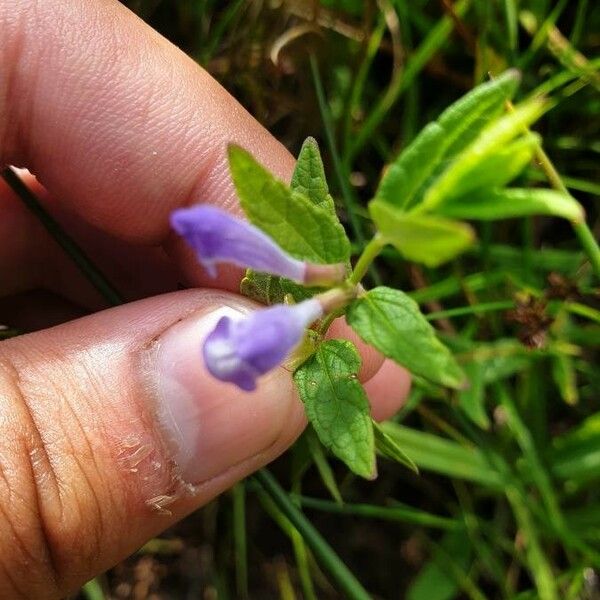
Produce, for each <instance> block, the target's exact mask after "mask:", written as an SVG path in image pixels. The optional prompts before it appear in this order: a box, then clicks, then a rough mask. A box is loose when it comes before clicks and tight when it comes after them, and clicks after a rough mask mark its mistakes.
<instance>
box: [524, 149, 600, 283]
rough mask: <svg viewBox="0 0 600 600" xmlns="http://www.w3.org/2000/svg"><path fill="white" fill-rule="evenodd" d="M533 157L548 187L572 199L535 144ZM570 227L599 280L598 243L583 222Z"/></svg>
mask: <svg viewBox="0 0 600 600" xmlns="http://www.w3.org/2000/svg"><path fill="white" fill-rule="evenodd" d="M535 157H536V159H537V162H538V165H539V167H540V168H541V169H542V171H543V172H544V174H545V175H546V177H547V179H548V181H549V182H550V185H551V186H552V187H553V188H554V189H555V190H556V191H558V192H562V193H563V194H566V195H567V196H571V197H573V196H572V195H571V193H570V192H569V190H568V189H567V186H566V185H565V184H564V183H563V180H562V179H561V177H560V175H559V173H558V171H557V170H556V168H555V167H554V164H553V163H552V161H551V160H550V157H549V156H548V155H547V154H546V152H545V151H544V149H543V148H542V146H541V144H537V146H536V150H535ZM571 225H572V227H573V230H574V231H575V235H576V236H577V239H578V240H579V243H580V244H581V247H582V248H583V250H584V251H585V253H586V254H587V256H588V258H589V260H590V263H591V265H592V269H593V270H594V273H595V275H596V277H597V278H598V279H600V247H598V242H597V241H596V238H594V234H593V233H592V231H591V230H590V228H589V226H588V224H587V223H586V222H585V221H571Z"/></svg>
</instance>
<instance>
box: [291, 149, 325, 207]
mask: <svg viewBox="0 0 600 600" xmlns="http://www.w3.org/2000/svg"><path fill="white" fill-rule="evenodd" d="M290 187H291V189H292V190H293V191H295V192H300V193H301V194H304V195H305V196H306V197H307V198H308V199H309V200H310V201H311V202H312V203H313V204H314V205H315V206H320V207H322V208H325V209H327V210H329V211H331V212H332V213H334V214H335V205H334V203H333V198H332V197H331V196H330V194H329V188H328V187H327V179H326V178H325V169H324V168H323V160H322V159H321V153H320V151H319V144H317V140H315V138H312V137H308V138H306V139H305V140H304V143H303V144H302V148H301V149H300V154H298V160H297V162H296V168H295V169H294V174H293V175H292V182H291V185H290Z"/></svg>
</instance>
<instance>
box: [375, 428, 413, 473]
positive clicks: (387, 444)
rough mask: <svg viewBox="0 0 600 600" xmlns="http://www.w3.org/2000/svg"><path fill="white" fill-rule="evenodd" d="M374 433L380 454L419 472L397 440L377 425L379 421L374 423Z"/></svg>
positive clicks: (376, 446)
mask: <svg viewBox="0 0 600 600" xmlns="http://www.w3.org/2000/svg"><path fill="white" fill-rule="evenodd" d="M373 431H374V432H375V448H376V450H377V452H379V454H381V455H382V456H385V457H386V458H389V459H390V460H394V461H396V462H397V463H400V464H401V465H404V466H405V467H408V468H409V469H410V470H411V471H414V472H415V473H418V472H419V469H418V468H417V465H415V463H414V462H413V461H412V460H411V459H410V457H409V456H408V455H407V454H406V452H404V450H402V448H400V446H399V445H398V443H397V442H396V440H394V439H392V438H391V437H390V436H389V435H388V434H387V433H386V432H385V431H384V430H383V429H382V428H381V425H380V424H379V423H377V421H373Z"/></svg>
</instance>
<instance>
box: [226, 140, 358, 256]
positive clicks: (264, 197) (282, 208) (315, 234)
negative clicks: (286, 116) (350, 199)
mask: <svg viewBox="0 0 600 600" xmlns="http://www.w3.org/2000/svg"><path fill="white" fill-rule="evenodd" d="M305 145H306V144H305ZM310 145H312V144H310ZM316 151H317V152H318V150H316ZM301 158H302V166H301V168H300V170H298V169H296V173H295V175H294V179H295V185H296V186H297V187H296V189H291V188H289V187H288V186H287V185H286V184H285V183H283V182H282V181H280V180H278V179H277V178H276V177H274V176H273V175H272V174H271V173H270V172H269V171H268V170H267V169H265V168H264V167H263V166H262V165H260V164H259V163H258V162H257V161H256V160H255V159H254V158H253V157H252V155H251V154H250V153H249V152H247V151H246V150H244V149H242V148H240V147H239V146H230V147H229V166H230V169H231V176H232V178H233V182H234V184H235V188H236V190H237V193H238V196H239V199H240V203H241V205H242V208H243V209H244V212H245V213H246V216H247V217H248V219H249V220H250V222H252V223H254V224H255V225H257V226H258V227H260V228H261V229H262V230H263V231H264V232H265V233H266V234H267V235H269V236H270V237H271V238H272V239H273V240H275V241H276V242H277V243H278V244H279V246H280V247H281V248H283V249H284V250H285V251H286V252H288V253H289V254H291V255H292V256H294V257H296V258H300V259H302V260H309V261H312V262H316V263H338V262H346V261H347V260H348V259H349V257H350V242H349V241H348V238H347V236H346V233H345V231H344V228H343V227H342V225H341V223H340V222H339V220H338V218H337V216H336V215H335V211H334V210H332V209H333V201H331V198H330V197H328V192H327V191H326V184H325V183H324V177H323V178H322V180H321V181H322V184H321V185H320V186H319V185H315V182H316V181H317V180H318V179H319V177H318V176H317V177H316V178H315V176H314V171H313V170H312V169H315V168H316V167H315V166H314V158H315V155H314V151H313V149H311V151H310V154H307V159H306V161H308V163H309V166H308V167H307V168H305V165H306V162H305V160H304V157H303V156H302V155H301ZM323 186H325V189H323ZM300 190H303V191H308V192H309V193H312V192H314V195H313V196H310V197H309V196H307V195H305V194H304V193H303V191H300ZM323 195H325V197H323ZM312 198H314V199H315V200H312Z"/></svg>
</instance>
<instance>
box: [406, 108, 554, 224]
mask: <svg viewBox="0 0 600 600" xmlns="http://www.w3.org/2000/svg"><path fill="white" fill-rule="evenodd" d="M546 108H547V105H546V104H545V103H544V102H542V101H540V100H531V101H529V102H526V103H523V104H521V105H520V106H518V107H517V108H516V109H515V110H514V111H513V112H511V113H509V114H507V115H505V116H503V117H501V118H500V119H497V120H495V121H492V122H491V123H489V124H488V125H487V126H486V127H485V128H484V129H483V130H482V131H481V132H480V133H479V135H478V137H476V138H475V139H474V140H473V141H472V142H471V143H470V144H469V145H468V146H467V147H465V148H464V149H462V151H461V152H460V153H459V154H458V155H457V156H456V159H455V160H454V161H453V162H452V163H450V165H449V166H448V168H447V169H446V170H445V171H444V172H443V173H442V174H441V175H440V176H439V177H438V178H437V179H436V180H435V181H434V182H433V183H432V184H431V185H430V186H429V188H428V189H427V191H426V192H425V195H424V196H423V200H422V202H421V203H420V204H419V205H418V206H417V208H416V210H418V211H419V212H424V211H430V210H432V209H434V208H436V207H438V206H439V205H440V204H442V203H443V202H444V201H445V200H446V199H447V198H449V197H451V196H452V191H453V190H454V189H455V188H456V187H457V186H458V185H459V184H460V182H461V181H462V180H463V179H465V178H467V177H469V175H470V173H471V172H472V171H473V170H474V169H475V168H476V167H477V166H478V165H479V164H480V163H481V162H482V161H483V160H485V159H487V157H489V156H491V155H492V154H494V153H495V152H497V151H499V150H502V149H503V148H504V147H505V146H506V145H507V144H508V143H510V142H511V141H512V140H514V139H515V138H516V137H518V136H519V135H522V134H523V131H524V130H526V128H527V127H528V126H529V125H530V124H531V123H533V122H534V121H535V120H536V119H538V118H539V117H540V116H541V115H542V114H543V113H544V111H545V110H546Z"/></svg>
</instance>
